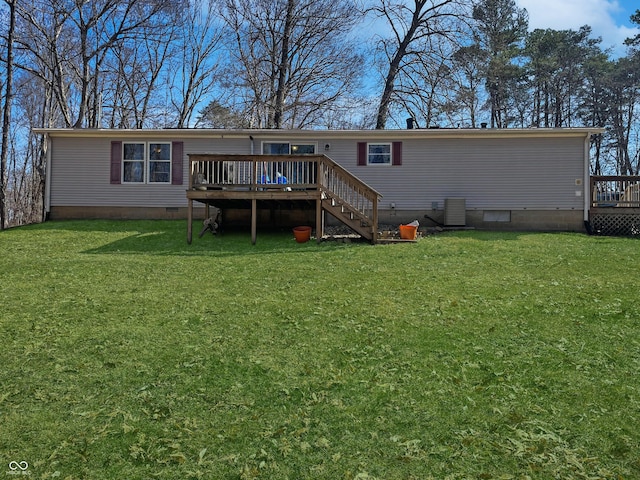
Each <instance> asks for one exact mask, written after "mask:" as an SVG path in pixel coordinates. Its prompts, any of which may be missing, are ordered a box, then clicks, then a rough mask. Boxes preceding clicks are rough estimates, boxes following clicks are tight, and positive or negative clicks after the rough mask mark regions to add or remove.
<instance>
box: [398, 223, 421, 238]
mask: <svg viewBox="0 0 640 480" xmlns="http://www.w3.org/2000/svg"><path fill="white" fill-rule="evenodd" d="M417 235H418V227H414V226H412V225H400V238H401V239H402V240H415V239H416V236H417Z"/></svg>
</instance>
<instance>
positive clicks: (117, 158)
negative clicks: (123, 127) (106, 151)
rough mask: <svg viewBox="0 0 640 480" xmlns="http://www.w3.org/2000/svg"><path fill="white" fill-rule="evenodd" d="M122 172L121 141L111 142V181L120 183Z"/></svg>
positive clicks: (115, 183)
mask: <svg viewBox="0 0 640 480" xmlns="http://www.w3.org/2000/svg"><path fill="white" fill-rule="evenodd" d="M120 172H122V142H111V183H112V184H114V185H117V184H119V183H122V181H121V179H120Z"/></svg>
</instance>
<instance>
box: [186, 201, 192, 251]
mask: <svg viewBox="0 0 640 480" xmlns="http://www.w3.org/2000/svg"><path fill="white" fill-rule="evenodd" d="M188 205H189V206H188V207H187V243H188V244H189V245H191V236H192V230H193V225H192V223H193V200H191V199H189V201H188Z"/></svg>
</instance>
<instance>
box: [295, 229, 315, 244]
mask: <svg viewBox="0 0 640 480" xmlns="http://www.w3.org/2000/svg"><path fill="white" fill-rule="evenodd" d="M293 236H294V237H295V239H296V242H298V243H305V242H308V241H309V239H310V238H311V227H295V228H294V229H293Z"/></svg>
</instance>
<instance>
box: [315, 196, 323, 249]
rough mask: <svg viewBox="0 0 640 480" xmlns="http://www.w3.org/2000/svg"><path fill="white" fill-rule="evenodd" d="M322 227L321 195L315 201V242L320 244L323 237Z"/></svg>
mask: <svg viewBox="0 0 640 480" xmlns="http://www.w3.org/2000/svg"><path fill="white" fill-rule="evenodd" d="M323 230H324V229H323V225H322V195H319V196H318V198H317V199H316V242H317V243H320V242H321V241H322V237H323V236H324V231H323Z"/></svg>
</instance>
